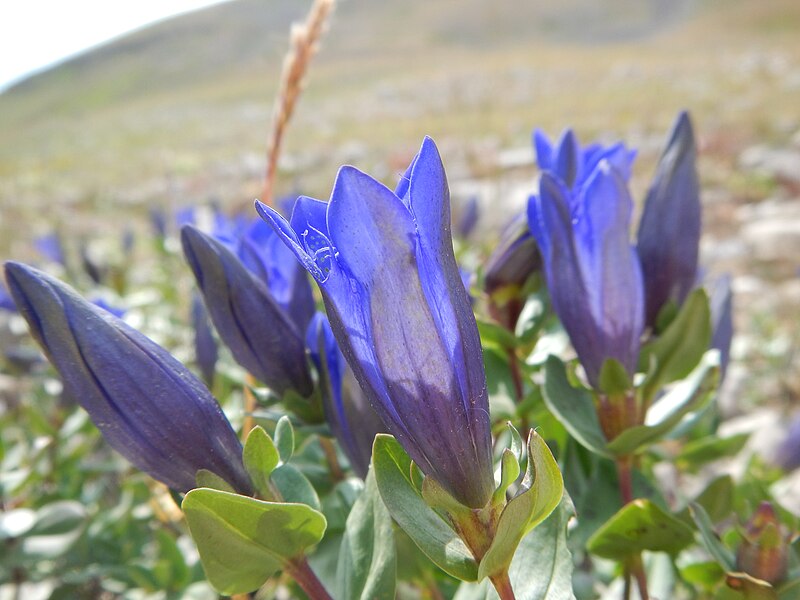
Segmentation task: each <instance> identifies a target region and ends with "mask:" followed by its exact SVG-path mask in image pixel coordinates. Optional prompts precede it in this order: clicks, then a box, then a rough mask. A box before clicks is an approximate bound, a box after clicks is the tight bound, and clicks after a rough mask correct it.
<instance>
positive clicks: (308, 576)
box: [286, 557, 333, 600]
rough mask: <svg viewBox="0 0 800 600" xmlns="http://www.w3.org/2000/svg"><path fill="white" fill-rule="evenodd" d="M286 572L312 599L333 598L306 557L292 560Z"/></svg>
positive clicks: (329, 599) (325, 599) (328, 599)
mask: <svg viewBox="0 0 800 600" xmlns="http://www.w3.org/2000/svg"><path fill="white" fill-rule="evenodd" d="M286 572H287V573H288V574H289V576H291V578H292V579H294V580H295V581H296V582H297V585H299V586H300V587H301V588H303V591H304V592H305V593H306V595H307V596H308V597H309V598H310V600H333V598H331V595H330V594H328V591H327V590H326V589H325V586H323V585H322V582H321V581H320V580H319V578H318V577H317V576H316V574H315V573H314V571H312V570H311V567H310V566H309V564H308V561H307V560H306V559H305V557H303V558H300V559H296V560H294V561H291V562H290V563H289V564H288V565H287V566H286Z"/></svg>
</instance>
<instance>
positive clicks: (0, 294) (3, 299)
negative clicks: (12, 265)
mask: <svg viewBox="0 0 800 600" xmlns="http://www.w3.org/2000/svg"><path fill="white" fill-rule="evenodd" d="M0 310H7V311H9V312H17V305H16V304H14V299H13V298H12V297H11V294H9V293H8V289H6V286H5V284H4V283H3V281H2V279H0Z"/></svg>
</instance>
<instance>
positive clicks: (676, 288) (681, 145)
mask: <svg viewBox="0 0 800 600" xmlns="http://www.w3.org/2000/svg"><path fill="white" fill-rule="evenodd" d="M696 154H697V153H696V150H695V142H694V133H693V132H692V123H691V121H690V120H689V115H688V114H687V113H685V112H682V113H681V114H680V115H678V119H677V121H676V122H675V125H674V126H673V128H672V132H671V133H670V136H669V141H668V142H667V147H666V148H665V149H664V153H663V154H662V155H661V159H660V160H659V163H658V169H657V170H656V175H655V177H654V178H653V183H652V185H651V186H650V191H649V192H648V193H647V199H646V200H645V205H644V212H643V213H642V220H641V222H640V224H639V233H638V236H637V244H638V252H639V258H640V260H641V262H642V274H643V276H644V286H645V300H646V314H645V323H646V324H647V325H648V326H650V327H652V326H653V325H655V322H656V317H657V316H658V313H659V311H660V310H661V309H662V308H663V306H664V305H665V304H666V303H667V302H669V301H673V302H675V303H676V304H677V305H679V306H680V305H681V304H682V303H683V301H684V300H685V299H686V296H687V294H688V293H689V292H690V291H691V289H692V288H693V287H694V285H695V281H696V278H697V258H698V253H699V249H700V229H701V223H700V221H701V209H700V185H699V183H698V179H697V170H696V168H695V160H696Z"/></svg>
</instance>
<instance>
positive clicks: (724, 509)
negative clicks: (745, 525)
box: [678, 475, 735, 526]
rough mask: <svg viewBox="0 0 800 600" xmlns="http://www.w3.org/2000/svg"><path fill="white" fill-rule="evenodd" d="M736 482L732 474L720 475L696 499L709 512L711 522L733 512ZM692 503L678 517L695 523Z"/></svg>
mask: <svg viewBox="0 0 800 600" xmlns="http://www.w3.org/2000/svg"><path fill="white" fill-rule="evenodd" d="M734 491H735V490H734V483H733V478H731V476H730V475H720V476H719V477H717V478H716V479H714V480H712V481H711V482H710V483H709V484H708V485H707V486H706V488H705V489H704V490H703V491H702V492H700V494H698V496H697V497H696V498H695V499H694V503H696V504H699V505H700V506H702V507H703V509H704V510H705V511H706V513H707V514H708V517H709V519H710V521H711V522H719V521H722V520H723V519H726V518H727V517H729V516H730V515H731V513H732V512H733V510H734V509H733V498H734ZM690 506H691V503H690V504H689V505H687V506H686V508H685V509H684V510H682V511H681V512H680V514H679V515H678V518H679V519H680V520H681V521H683V522H684V523H686V524H687V525H690V526H691V525H692V524H693V523H694V521H693V519H692V514H691V510H690Z"/></svg>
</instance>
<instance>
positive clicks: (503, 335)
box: [477, 319, 517, 349]
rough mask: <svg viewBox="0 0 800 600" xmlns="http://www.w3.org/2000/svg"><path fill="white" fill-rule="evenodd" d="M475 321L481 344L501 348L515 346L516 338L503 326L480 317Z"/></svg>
mask: <svg viewBox="0 0 800 600" xmlns="http://www.w3.org/2000/svg"><path fill="white" fill-rule="evenodd" d="M477 323H478V333H479V334H480V336H481V345H482V346H495V347H498V348H502V349H506V348H514V347H516V345H517V338H516V337H515V336H514V334H513V333H511V332H510V331H509V330H508V329H506V328H505V327H502V326H500V325H498V324H497V323H491V322H489V321H481V320H480V319H478V321H477Z"/></svg>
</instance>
